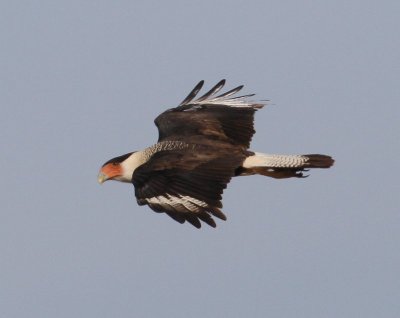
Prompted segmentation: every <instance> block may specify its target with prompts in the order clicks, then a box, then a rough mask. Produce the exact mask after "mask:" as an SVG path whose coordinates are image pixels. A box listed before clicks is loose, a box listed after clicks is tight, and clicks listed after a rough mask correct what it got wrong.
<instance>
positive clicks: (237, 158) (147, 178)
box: [99, 80, 333, 228]
mask: <svg viewBox="0 0 400 318" xmlns="http://www.w3.org/2000/svg"><path fill="white" fill-rule="evenodd" d="M224 84H225V81H224V80H222V81H220V82H219V83H218V84H217V85H216V86H214V87H213V88H212V89H211V90H210V91H209V92H207V93H206V94H205V95H203V96H202V97H200V98H198V99H196V100H193V99H194V98H195V96H196V95H197V93H198V92H199V90H200V89H201V87H202V86H203V81H201V82H200V83H199V84H198V85H197V86H196V87H195V88H194V89H193V90H192V92H191V93H190V94H189V95H188V97H186V98H185V100H184V101H183V102H182V103H181V104H180V105H179V106H178V107H176V108H172V109H169V110H167V111H165V112H164V113H162V114H161V115H159V116H158V117H157V118H156V119H155V124H156V125H157V127H158V130H159V139H158V142H157V143H156V144H155V145H153V146H151V147H149V148H146V149H144V150H141V151H136V152H131V153H128V154H126V155H122V156H119V157H116V158H113V159H111V160H109V161H107V162H106V163H105V164H104V165H103V166H102V168H101V170H100V174H99V182H100V183H102V182H104V181H105V180H109V179H112V180H117V181H121V182H129V183H133V185H134V186H135V195H136V199H137V202H138V204H139V205H145V204H147V205H149V206H150V208H152V209H153V210H154V211H156V212H165V213H167V214H168V215H169V216H170V217H172V218H173V219H174V220H176V221H178V222H180V223H184V222H185V221H188V222H189V223H191V224H192V225H194V226H196V227H197V228H200V227H201V223H200V220H201V221H203V222H205V223H207V224H209V225H210V226H213V227H215V226H216V224H215V221H214V220H213V218H212V216H216V217H218V218H220V219H223V220H225V219H226V217H225V215H224V214H223V213H222V211H221V210H220V208H221V207H222V204H221V200H222V192H223V190H224V189H225V188H226V185H227V184H228V183H229V181H230V179H231V178H232V177H234V176H244V175H253V174H261V175H265V176H270V177H273V178H289V177H303V173H302V172H303V171H305V169H308V168H329V167H330V166H331V165H332V164H333V159H332V158H331V157H329V156H325V155H317V154H312V155H269V154H264V153H257V152H253V151H250V150H249V149H248V148H249V146H250V141H251V138H252V136H253V134H254V132H255V131H254V128H253V119H254V113H255V111H256V110H257V109H260V108H262V107H263V106H264V104H263V103H253V102H250V101H248V100H247V98H248V97H251V96H253V95H244V96H239V97H231V96H232V95H234V94H235V93H237V92H238V91H239V90H240V89H241V88H242V86H239V87H237V88H235V89H233V90H231V91H228V92H226V93H224V94H222V95H219V96H217V97H214V96H215V94H216V93H217V92H218V91H219V90H220V89H221V88H222V87H223V85H224Z"/></svg>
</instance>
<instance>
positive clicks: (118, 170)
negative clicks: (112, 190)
mask: <svg viewBox="0 0 400 318" xmlns="http://www.w3.org/2000/svg"><path fill="white" fill-rule="evenodd" d="M121 175H122V167H121V165H120V164H119V163H113V162H111V163H108V164H106V165H105V166H103V167H102V168H101V169H100V172H99V178H98V181H99V183H103V182H104V181H107V180H112V179H114V178H116V177H118V176H121Z"/></svg>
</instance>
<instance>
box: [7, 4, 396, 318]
mask: <svg viewBox="0 0 400 318" xmlns="http://www.w3.org/2000/svg"><path fill="white" fill-rule="evenodd" d="M0 16H1V18H0V36H1V51H0V56H1V59H0V81H1V85H0V90H1V92H0V104H1V110H2V112H1V126H0V127H1V128H0V129H1V134H0V142H1V145H2V151H1V156H0V163H1V167H2V173H1V181H0V190H1V191H0V193H1V202H2V208H1V214H0V215H1V222H0V257H1V259H0V317H5V318H11V317H18V318H20V317H30V318H31V317H38V318H39V317H40V318H46V317H52V318H53V317H58V318H59V317H61V318H62V317H87V318H89V317H96V318H101V317H160V316H161V317H174V318H180V317H202V318H208V317H307V318H311V317H335V318H337V317H341V318H343V317H349V318H350V317H351V318H353V317H399V316H400V270H399V268H400V248H399V241H400V214H399V203H400V202H399V201H400V200H399V171H398V165H399V157H400V147H399V144H400V143H399V136H400V125H399V119H400V116H399V115H400V111H399V108H400V105H399V104H400V90H399V83H400V62H399V61H400V59H399V57H400V41H399V29H400V19H399V16H400V4H399V2H398V1H351V0H350V1H349V0H347V1H324V2H322V1H209V0H203V1H193V2H188V1H176V0H172V1H168V2H167V1H165V2H162V1H70V0H69V1H40V2H39V1H38V2H34V1H3V2H2V3H1V4H0ZM221 78H226V79H227V83H228V84H227V85H228V87H234V86H237V85H240V84H244V85H245V89H244V92H245V93H257V97H258V98H260V99H269V100H271V101H272V103H273V105H270V106H268V107H266V108H264V109H263V110H262V111H259V112H258V113H257V116H256V129H257V134H256V136H255V137H254V139H253V145H252V149H254V150H257V151H263V152H272V153H274V152H275V153H326V154H331V155H333V156H334V157H335V159H336V166H335V167H334V168H333V169H330V170H323V171H321V170H317V171H312V173H311V176H310V177H309V178H307V179H304V180H297V179H296V180H294V179H293V180H292V179H289V180H273V179H269V178H263V177H247V178H236V179H233V181H232V182H231V183H230V185H229V187H228V189H227V190H226V191H225V194H224V211H225V213H226V214H227V216H228V221H227V222H223V221H218V227H217V229H212V228H208V227H203V228H202V229H201V230H196V229H195V228H194V227H192V226H190V225H180V224H178V223H176V222H173V221H172V220H170V219H169V218H168V217H167V216H165V215H159V214H156V213H153V212H152V211H151V210H150V209H149V208H147V207H138V206H137V205H136V200H135V198H134V193H133V187H131V186H130V185H126V184H118V183H112V182H109V183H106V184H104V185H103V186H99V185H98V184H97V182H96V175H97V171H98V168H99V167H100V165H101V164H102V163H103V162H104V161H106V160H107V159H109V158H111V157H114V156H116V155H120V154H123V153H126V152H129V151H132V150H135V149H141V148H143V147H145V146H148V145H150V144H152V143H154V142H155V141H156V138H157V130H156V128H155V126H154V125H153V119H154V118H155V117H156V116H157V115H158V114H159V113H160V112H162V111H163V110H165V109H166V108H168V107H173V106H176V105H177V103H179V102H180V101H181V100H182V99H183V97H185V95H186V94H187V93H188V92H189V91H190V90H191V89H192V88H193V86H194V85H195V84H196V83H197V82H198V81H199V80H201V79H204V80H206V86H207V87H211V86H212V85H214V84H215V83H216V82H217V81H218V80H220V79H221Z"/></svg>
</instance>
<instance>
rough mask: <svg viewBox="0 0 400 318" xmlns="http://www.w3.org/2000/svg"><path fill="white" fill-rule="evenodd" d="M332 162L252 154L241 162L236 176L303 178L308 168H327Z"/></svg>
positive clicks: (310, 156)
mask: <svg viewBox="0 0 400 318" xmlns="http://www.w3.org/2000/svg"><path fill="white" fill-rule="evenodd" d="M333 163H334V160H333V159H332V157H330V156H326V155H319V154H308V155H270V154H264V153H257V152H256V153H254V155H252V156H249V157H247V158H246V160H245V161H244V162H243V164H242V167H240V169H238V171H237V175H252V174H260V175H264V176H268V177H272V178H276V179H283V178H291V177H296V178H304V177H306V176H304V175H303V172H304V171H307V170H308V169H309V168H329V167H331V166H332V165H333Z"/></svg>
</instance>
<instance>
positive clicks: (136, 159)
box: [118, 151, 146, 182]
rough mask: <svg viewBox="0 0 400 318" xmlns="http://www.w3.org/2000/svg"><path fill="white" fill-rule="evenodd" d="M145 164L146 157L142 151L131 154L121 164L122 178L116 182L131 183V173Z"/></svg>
mask: <svg viewBox="0 0 400 318" xmlns="http://www.w3.org/2000/svg"><path fill="white" fill-rule="evenodd" d="M145 162H146V157H145V156H144V152H143V151H136V152H134V153H133V154H131V155H130V156H129V157H128V158H127V159H125V161H123V162H121V167H122V176H120V177H119V178H118V181H122V182H132V175H133V172H134V171H135V170H136V168H137V167H139V166H141V165H142V164H144V163H145Z"/></svg>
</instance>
